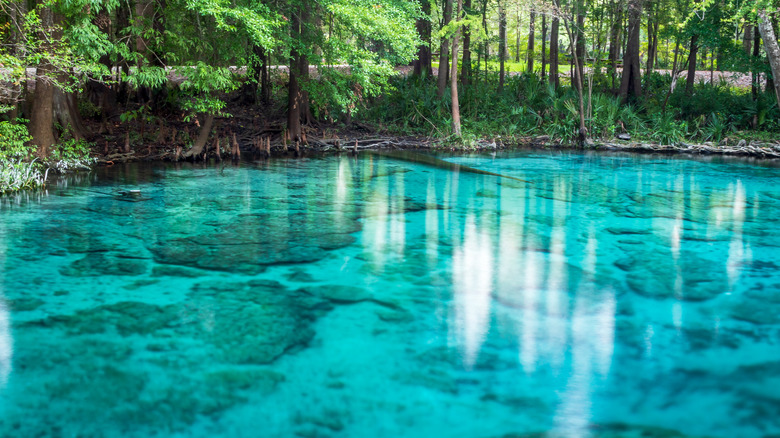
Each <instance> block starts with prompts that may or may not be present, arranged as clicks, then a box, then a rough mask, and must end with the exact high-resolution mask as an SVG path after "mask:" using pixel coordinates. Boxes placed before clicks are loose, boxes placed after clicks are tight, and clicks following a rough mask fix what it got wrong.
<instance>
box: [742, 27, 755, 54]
mask: <svg viewBox="0 0 780 438" xmlns="http://www.w3.org/2000/svg"><path fill="white" fill-rule="evenodd" d="M753 29H754V27H753V23H745V33H744V35H743V37H742V49H743V50H745V53H746V54H747V55H748V56H750V54H751V53H750V52H752V51H753Z"/></svg>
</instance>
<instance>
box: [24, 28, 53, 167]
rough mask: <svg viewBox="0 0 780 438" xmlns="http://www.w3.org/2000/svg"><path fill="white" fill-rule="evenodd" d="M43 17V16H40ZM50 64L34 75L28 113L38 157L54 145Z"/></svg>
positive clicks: (43, 66)
mask: <svg viewBox="0 0 780 438" xmlns="http://www.w3.org/2000/svg"><path fill="white" fill-rule="evenodd" d="M41 15H44V14H41ZM52 72H53V68H52V66H51V64H48V63H43V64H41V65H39V66H38V68H37V69H36V73H35V93H34V95H33V101H32V109H31V111H30V124H29V129H30V135H31V136H32V138H33V139H32V143H33V144H34V145H36V146H38V155H39V156H40V157H47V156H49V152H50V151H51V148H52V146H53V145H54V142H55V140H54V109H53V106H54V85H53V84H52V82H51V80H50V75H51V74H52Z"/></svg>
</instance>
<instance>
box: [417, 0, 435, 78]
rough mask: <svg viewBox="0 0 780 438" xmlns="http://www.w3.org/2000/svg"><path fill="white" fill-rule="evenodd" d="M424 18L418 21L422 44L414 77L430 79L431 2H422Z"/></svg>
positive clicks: (418, 31)
mask: <svg viewBox="0 0 780 438" xmlns="http://www.w3.org/2000/svg"><path fill="white" fill-rule="evenodd" d="M420 4H421V6H422V13H423V17H422V18H419V19H417V33H418V34H419V35H420V40H422V44H420V46H418V47H417V59H416V60H415V61H414V75H415V76H422V77H426V78H427V77H429V76H430V75H431V71H432V67H431V21H430V20H429V18H430V16H431V2H429V1H428V0H421V1H420Z"/></svg>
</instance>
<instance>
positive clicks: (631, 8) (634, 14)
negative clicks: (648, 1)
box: [620, 0, 643, 101]
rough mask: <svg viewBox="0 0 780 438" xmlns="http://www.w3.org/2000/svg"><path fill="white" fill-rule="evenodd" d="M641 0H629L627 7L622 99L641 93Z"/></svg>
mask: <svg viewBox="0 0 780 438" xmlns="http://www.w3.org/2000/svg"><path fill="white" fill-rule="evenodd" d="M642 3H643V0H630V1H629V2H628V4H627V8H628V43H627V44H626V51H625V53H624V55H623V76H622V80H621V81H620V96H621V97H622V98H623V100H624V101H626V100H628V99H629V98H630V97H639V96H641V95H642V76H641V75H642V72H641V71H640V69H639V45H640V44H639V43H640V40H639V38H640V30H641V24H642Z"/></svg>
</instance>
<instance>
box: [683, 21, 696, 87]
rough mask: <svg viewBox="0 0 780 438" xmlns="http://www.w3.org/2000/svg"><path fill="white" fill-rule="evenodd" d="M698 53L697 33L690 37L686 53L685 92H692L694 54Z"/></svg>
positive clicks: (694, 69) (694, 72)
mask: <svg viewBox="0 0 780 438" xmlns="http://www.w3.org/2000/svg"><path fill="white" fill-rule="evenodd" d="M698 53H699V35H698V34H694V35H693V36H692V37H691V51H690V54H689V55H688V77H687V78H686V79H685V92H686V93H688V94H693V85H694V84H695V83H696V55H697V54H698Z"/></svg>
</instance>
